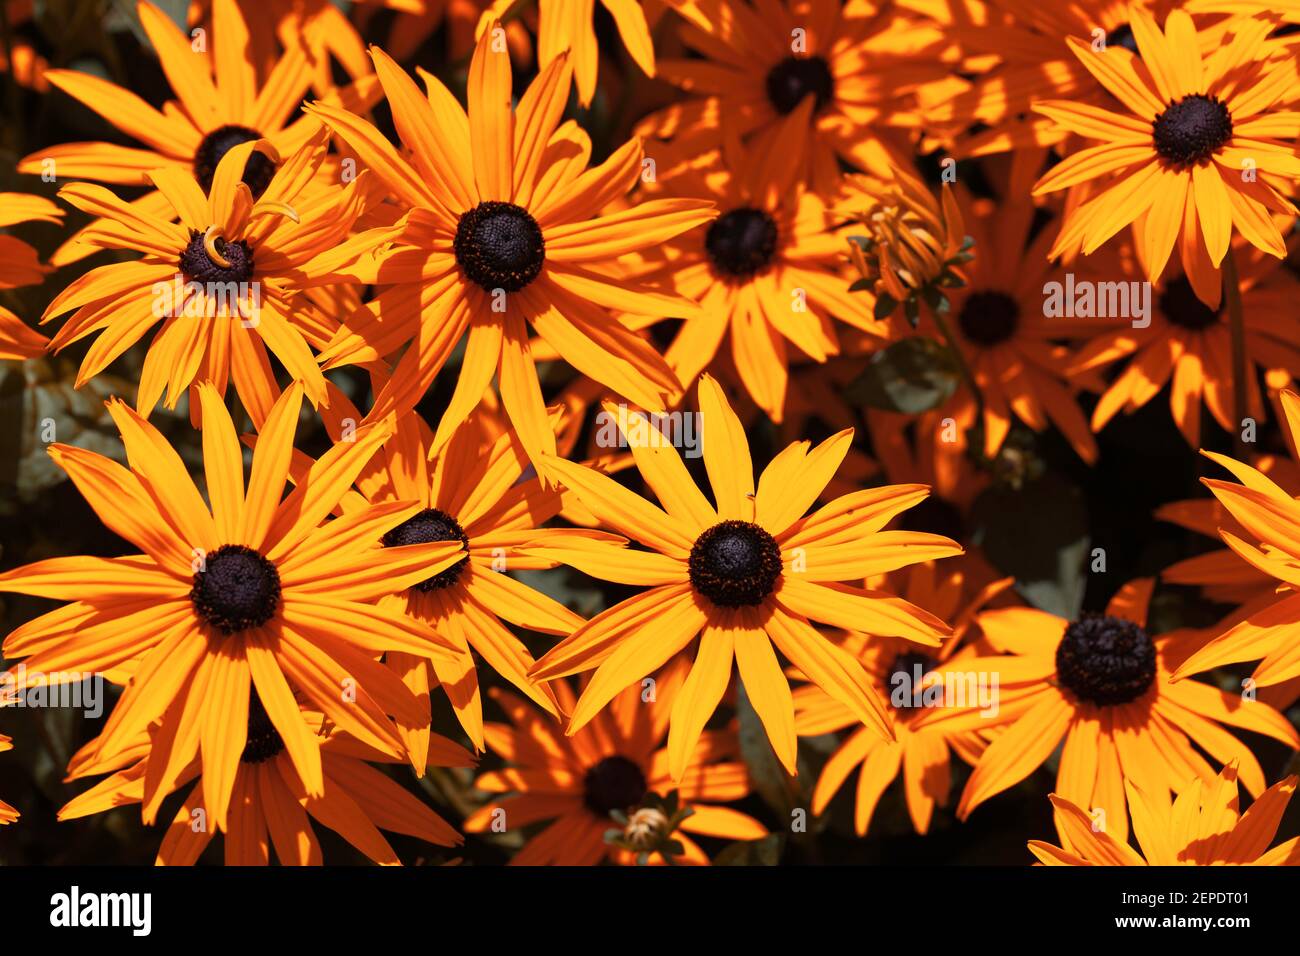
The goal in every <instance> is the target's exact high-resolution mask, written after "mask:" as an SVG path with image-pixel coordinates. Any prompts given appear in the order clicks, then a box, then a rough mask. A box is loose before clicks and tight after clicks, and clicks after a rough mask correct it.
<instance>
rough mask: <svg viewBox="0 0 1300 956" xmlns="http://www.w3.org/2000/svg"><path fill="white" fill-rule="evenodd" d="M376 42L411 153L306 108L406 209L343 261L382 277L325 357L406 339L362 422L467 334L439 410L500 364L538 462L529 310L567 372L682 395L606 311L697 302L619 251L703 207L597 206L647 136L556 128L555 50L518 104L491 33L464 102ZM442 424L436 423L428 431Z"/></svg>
mask: <svg viewBox="0 0 1300 956" xmlns="http://www.w3.org/2000/svg"><path fill="white" fill-rule="evenodd" d="M371 55H372V56H373V57H374V60H375V69H376V71H377V72H378V75H379V79H380V82H381V83H382V84H383V86H384V92H385V93H386V94H387V96H388V101H389V105H390V106H391V107H392V111H393V122H394V124H395V125H396V127H397V131H398V133H399V135H400V136H401V137H402V141H403V143H404V144H405V146H406V147H407V152H406V154H405V155H403V154H401V153H399V152H398V151H397V150H396V149H394V148H393V147H392V146H391V145H390V144H389V143H388V142H387V140H385V139H383V137H381V136H380V134H379V132H378V131H377V130H376V129H375V128H374V127H373V126H371V125H370V124H369V123H367V122H366V121H365V120H363V119H361V118H359V117H357V116H356V115H354V114H352V113H349V112H347V111H346V110H342V109H339V108H337V107H332V106H328V105H324V104H315V105H313V106H312V107H311V110H312V112H313V113H315V114H316V115H318V116H320V117H321V118H322V119H324V120H325V121H326V122H328V123H329V125H330V126H331V127H332V128H333V129H334V132H335V133H336V134H337V135H338V136H339V137H340V138H342V139H343V140H344V141H345V142H346V143H347V144H348V145H349V146H350V147H352V148H353V149H354V150H355V151H356V152H357V154H358V156H360V158H361V161H362V162H363V163H364V164H365V166H366V167H368V168H369V169H371V170H373V171H374V172H375V173H376V174H377V175H378V176H379V178H380V179H381V180H383V182H384V183H385V185H387V186H388V188H389V189H390V190H391V192H392V193H393V194H394V195H396V196H397V198H398V199H399V200H400V201H401V202H402V203H403V204H405V205H406V206H409V207H410V212H409V213H408V214H407V216H406V217H405V218H404V220H403V225H404V228H403V229H402V231H401V232H400V234H399V235H398V237H397V238H396V239H394V240H392V247H391V248H389V249H387V250H386V251H382V250H381V251H378V252H376V255H375V256H374V257H373V258H374V260H375V262H374V263H373V264H372V265H371V267H370V268H368V269H363V267H362V266H357V267H356V268H357V269H363V271H355V272H353V273H351V274H353V275H355V276H357V277H359V278H361V279H362V281H367V282H377V283H379V284H380V285H382V286H384V287H385V288H384V290H383V291H382V292H380V293H379V294H378V295H377V296H376V297H375V298H374V300H373V301H371V302H369V303H367V304H366V305H365V306H364V307H363V308H362V309H360V310H358V311H357V312H355V313H353V314H352V315H351V316H349V317H348V318H347V319H346V320H345V322H344V328H343V329H341V330H340V332H339V334H338V335H337V336H336V337H335V339H334V340H333V341H332V342H331V343H330V344H329V346H328V347H327V348H326V349H325V350H324V351H323V352H322V353H321V356H320V359H321V362H322V363H323V364H324V365H325V366H326V367H327V368H332V367H334V366H337V365H342V364H348V363H356V362H367V361H373V360H374V359H376V358H379V357H383V356H386V355H388V354H390V353H392V352H394V351H395V350H396V349H398V348H399V347H401V346H402V345H403V344H404V343H407V342H410V347H409V348H407V350H406V352H405V354H404V355H403V356H402V358H401V360H400V361H399V362H398V364H397V366H396V368H395V370H394V372H393V376H392V378H391V379H390V380H389V383H388V385H387V386H386V387H385V388H384V389H383V390H382V391H381V392H380V393H379V395H378V396H376V398H375V403H374V406H373V407H372V408H371V410H370V413H369V419H370V420H372V421H374V420H379V419H383V418H385V417H387V416H388V415H390V414H392V413H394V412H398V413H400V412H403V411H406V410H408V409H410V408H412V407H413V406H414V405H415V403H416V401H418V400H419V398H420V396H421V395H423V394H424V392H425V390H426V389H427V388H428V387H429V384H430V383H431V382H432V381H433V379H434V376H435V375H437V373H438V372H439V371H440V370H441V369H442V367H443V365H444V364H445V363H446V361H447V359H448V357H449V356H450V355H451V353H452V350H453V349H454V348H455V347H456V345H457V343H458V342H459V341H460V340H461V338H462V337H464V338H466V345H465V357H464V360H463V362H462V364H461V369H460V377H459V379H458V381H457V385H456V391H455V394H454V395H453V396H452V399H451V404H450V405H449V407H448V408H447V411H446V412H445V413H444V418H443V423H444V425H446V426H447V428H448V429H450V428H451V427H454V426H455V425H457V424H459V423H460V422H461V421H463V420H464V418H465V417H466V415H468V414H469V412H470V411H471V410H472V409H473V408H474V406H475V405H476V404H478V403H479V401H481V400H482V397H483V392H484V390H485V389H486V388H487V387H488V386H489V385H490V384H491V382H492V378H493V376H494V375H498V382H499V386H500V390H501V400H502V402H503V404H504V406H505V409H506V412H507V413H508V415H509V416H510V420H511V423H512V424H513V426H514V428H515V430H516V431H517V432H518V434H519V437H520V440H521V441H522V442H523V444H524V447H525V448H526V449H527V450H528V456H529V458H530V460H531V461H532V462H533V463H534V464H535V465H537V464H539V463H540V462H541V460H542V457H543V456H544V455H547V454H553V453H554V452H555V435H554V433H553V432H552V430H551V427H550V425H549V423H548V421H547V415H546V409H545V406H544V405H543V403H542V396H541V388H540V385H539V383H538V379H537V370H536V368H535V367H534V365H533V357H532V351H531V349H530V347H529V344H528V332H527V326H528V324H529V323H531V324H532V326H533V328H534V329H536V331H537V333H538V334H539V335H540V336H541V337H542V338H543V339H544V340H546V341H547V342H548V343H549V344H550V345H551V346H553V347H554V349H555V350H556V351H557V352H558V353H559V354H560V355H561V356H562V357H563V358H564V359H565V361H567V362H569V364H571V365H573V366H574V367H575V368H576V369H578V371H580V372H582V373H583V374H586V375H589V376H591V377H592V378H594V379H595V380H596V381H598V382H600V383H602V384H604V385H606V386H608V387H610V388H612V389H614V390H615V391H616V392H618V393H619V394H621V395H623V396H625V397H626V398H628V399H629V400H631V401H633V402H635V403H636V404H638V405H640V406H643V407H646V408H649V409H651V410H656V411H662V410H663V409H664V407H665V404H666V403H667V402H668V401H669V399H670V398H671V397H673V396H675V395H678V394H680V386H679V385H678V383H677V379H676V376H674V375H673V373H672V370H671V369H669V368H668V366H667V365H666V364H665V363H664V361H663V359H662V357H660V355H659V354H658V353H657V352H656V351H655V350H654V348H653V347H652V346H650V345H649V344H648V343H646V342H645V341H643V340H642V339H641V338H640V337H638V336H637V335H636V334H635V333H633V332H632V331H630V330H629V329H627V328H626V327H624V326H623V325H622V324H620V323H619V322H618V321H617V320H616V319H615V318H614V317H613V316H611V315H610V312H609V310H610V309H617V310H620V311H625V312H632V313H635V314H655V315H660V316H668V315H678V316H692V317H693V316H695V315H696V314H698V311H699V310H698V308H697V307H696V306H695V304H694V303H692V302H690V301H688V300H686V299H683V298H682V297H680V296H677V295H673V294H670V293H666V292H660V291H656V290H654V289H651V288H649V287H646V286H644V285H642V284H640V283H636V282H632V281H630V280H628V279H625V278H623V277H622V276H621V275H620V274H619V272H618V268H617V260H618V257H620V256H623V255H626V254H628V253H633V252H637V251H639V250H643V249H647V248H650V247H652V246H654V245H656V244H657V243H661V242H664V241H666V240H668V239H671V238H673V237H674V236H676V235H678V234H679V233H682V232H685V231H686V230H688V229H690V228H691V227H693V226H697V225H699V224H701V223H704V222H707V221H709V220H710V219H712V218H713V216H714V213H713V210H712V206H711V205H710V204H709V203H706V202H699V201H696V200H683V199H664V200H653V201H651V202H646V203H642V204H640V205H637V206H632V207H630V208H624V209H622V210H620V211H618V212H614V213H610V214H609V215H601V212H602V210H604V209H605V208H606V207H607V206H609V204H610V203H612V202H613V201H615V200H616V199H619V198H621V197H623V196H624V195H626V193H627V192H628V191H629V190H630V189H631V188H632V186H633V184H634V183H635V181H636V178H637V176H638V174H639V172H640V170H641V144H640V142H639V141H637V140H633V141H631V142H629V143H627V144H626V145H624V146H623V147H621V148H619V149H618V150H616V151H615V152H614V154H613V155H612V156H610V158H609V159H608V160H606V161H605V162H604V163H603V164H601V165H600V166H598V167H596V168H594V169H587V168H586V167H587V160H588V158H589V156H590V141H589V140H588V138H587V136H586V134H585V133H583V132H581V131H580V130H579V129H578V127H577V125H576V124H574V123H572V122H569V123H564V124H563V125H560V116H561V114H562V113H563V111H564V106H565V103H566V102H567V100H568V96H569V86H570V82H571V75H572V72H573V71H572V67H571V66H570V64H569V62H568V58H567V57H559V58H558V59H556V60H554V61H552V62H551V64H550V66H548V67H547V68H546V69H545V70H543V71H542V73H541V75H540V76H538V77H537V78H536V79H535V80H533V82H532V83H531V84H530V85H529V87H528V90H527V91H526V92H525V93H524V95H523V97H522V98H521V99H520V101H519V105H518V109H517V110H516V109H515V108H512V106H511V105H510V89H511V67H510V57H509V56H508V55H507V54H506V52H505V51H504V48H502V49H501V50H497V49H496V47H495V41H494V38H493V34H492V31H491V30H490V29H489V30H487V31H486V32H484V34H483V36H482V38H481V39H480V40H479V42H478V46H477V47H476V48H475V50H474V58H473V60H472V62H471V63H470V71H469V113H468V115H466V112H465V111H464V110H462V109H461V107H460V105H459V104H458V103H457V102H456V100H455V99H454V97H453V96H452V94H451V92H450V91H449V90H448V89H447V88H446V87H445V86H443V85H442V83H441V82H439V81H438V80H437V79H436V78H434V77H433V76H430V75H428V74H425V75H424V77H423V78H424V80H425V85H426V88H427V90H428V96H427V97H426V96H425V95H423V94H422V93H420V91H419V90H418V89H417V88H416V85H415V84H414V83H413V82H412V81H411V79H410V77H408V76H407V75H406V74H405V73H404V72H402V70H401V69H400V68H399V67H398V66H397V64H396V63H394V62H393V61H392V60H391V59H390V58H389V57H388V56H387V55H385V54H384V53H383V52H382V51H381V50H378V49H372V50H371ZM407 157H409V158H407ZM385 240H386V241H387V236H386V234H385ZM367 261H369V260H367ZM467 333H468V334H467ZM449 434H450V431H440V433H439V438H440V441H438V442H435V446H437V445H440V444H441V441H445V439H446V438H447V437H448V435H449Z"/></svg>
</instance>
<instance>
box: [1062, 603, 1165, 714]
mask: <svg viewBox="0 0 1300 956" xmlns="http://www.w3.org/2000/svg"><path fill="white" fill-rule="evenodd" d="M1056 676H1057V677H1058V678H1059V679H1060V681H1061V683H1062V684H1064V685H1065V686H1066V687H1067V688H1068V689H1069V690H1071V691H1073V692H1074V695H1075V696H1076V697H1078V698H1079V699H1080V700H1084V701H1088V702H1089V703H1092V704H1098V705H1101V706H1105V705H1114V704H1127V703H1128V702H1129V701H1132V700H1137V698H1139V697H1141V696H1142V695H1143V694H1144V693H1146V692H1147V690H1148V689H1149V688H1150V687H1151V684H1152V683H1153V682H1154V681H1155V679H1156V648H1155V645H1154V644H1152V643H1151V638H1149V637H1148V636H1147V632H1146V631H1145V630H1143V629H1142V628H1141V627H1139V626H1138V625H1137V624H1135V623H1134V622H1132V621H1128V620H1125V619H1124V618H1120V617H1111V616H1110V615H1107V614H1088V615H1084V616H1083V617H1081V618H1079V620H1077V621H1075V622H1074V623H1073V624H1071V625H1070V626H1069V627H1067V628H1066V629H1065V636H1064V637H1063V638H1062V639H1061V643H1060V645H1059V646H1058V647H1057V649H1056Z"/></svg>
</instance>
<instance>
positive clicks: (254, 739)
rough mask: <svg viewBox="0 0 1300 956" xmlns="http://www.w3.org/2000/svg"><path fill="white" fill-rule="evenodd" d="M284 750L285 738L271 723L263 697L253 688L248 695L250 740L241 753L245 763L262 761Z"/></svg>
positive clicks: (241, 759)
mask: <svg viewBox="0 0 1300 956" xmlns="http://www.w3.org/2000/svg"><path fill="white" fill-rule="evenodd" d="M282 750H284V740H283V739H282V738H281V737H280V732H279V731H278V730H276V729H275V724H273V723H271V718H270V717H269V716H268V715H267V713H266V707H265V706H263V704H262V698H260V697H258V696H257V691H256V690H253V691H252V693H251V694H249V697H248V741H247V743H245V744H244V752H243V753H242V754H240V755H239V759H240V761H242V762H243V763H262V762H263V761H265V760H270V759H271V758H272V757H274V756H276V755H277V754H279V753H280V752H281V751H282Z"/></svg>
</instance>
